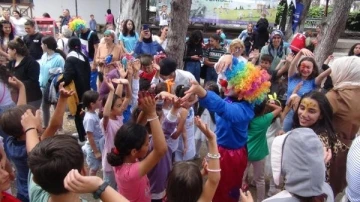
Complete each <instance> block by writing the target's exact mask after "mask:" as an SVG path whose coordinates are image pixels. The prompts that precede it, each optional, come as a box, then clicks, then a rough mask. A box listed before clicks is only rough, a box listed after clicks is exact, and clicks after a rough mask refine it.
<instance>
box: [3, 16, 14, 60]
mask: <svg viewBox="0 0 360 202" xmlns="http://www.w3.org/2000/svg"><path fill="white" fill-rule="evenodd" d="M13 39H14V30H13V27H12V25H11V23H10V22H9V21H7V20H4V21H1V23H0V63H1V64H2V65H6V64H7V63H8V62H9V60H10V56H9V54H8V53H7V50H8V43H9V41H11V40H13Z"/></svg>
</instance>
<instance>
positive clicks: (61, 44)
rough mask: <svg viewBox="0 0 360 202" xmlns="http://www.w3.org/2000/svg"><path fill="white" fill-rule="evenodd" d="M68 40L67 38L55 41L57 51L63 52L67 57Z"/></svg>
mask: <svg viewBox="0 0 360 202" xmlns="http://www.w3.org/2000/svg"><path fill="white" fill-rule="evenodd" d="M68 42H69V39H68V38H65V37H64V38H60V39H59V40H58V41H57V46H58V49H60V50H62V51H64V53H65V54H66V55H67V54H68V53H69V46H68Z"/></svg>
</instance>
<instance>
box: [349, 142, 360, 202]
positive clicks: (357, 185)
mask: <svg viewBox="0 0 360 202" xmlns="http://www.w3.org/2000/svg"><path fill="white" fill-rule="evenodd" d="M359 156H360V137H357V138H356V139H355V140H354V141H353V143H352V145H351V147H350V150H349V153H348V156H347V162H346V181H347V183H348V186H347V188H346V190H345V192H346V196H347V198H348V199H349V200H350V201H351V202H357V201H360V159H359Z"/></svg>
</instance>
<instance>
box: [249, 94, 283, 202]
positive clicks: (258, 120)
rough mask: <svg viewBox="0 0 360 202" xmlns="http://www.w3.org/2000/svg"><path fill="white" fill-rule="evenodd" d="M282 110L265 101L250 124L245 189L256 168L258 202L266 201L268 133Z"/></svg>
mask: <svg viewBox="0 0 360 202" xmlns="http://www.w3.org/2000/svg"><path fill="white" fill-rule="evenodd" d="M266 107H268V108H270V110H271V112H269V113H266ZM281 110H282V108H281V106H277V105H276V104H275V101H274V100H269V101H266V100H264V101H263V102H262V103H261V104H259V105H255V109H254V112H255V118H254V119H253V120H252V121H251V122H250V124H249V129H248V140H247V149H248V163H247V167H246V170H245V173H244V178H243V187H244V185H246V184H247V179H246V178H247V175H248V171H249V168H250V166H251V165H252V166H253V168H254V175H253V179H252V181H254V182H255V184H256V195H257V202H261V201H263V200H264V199H265V157H266V156H267V155H268V154H269V148H268V144H267V140H266V131H267V129H268V128H269V126H270V125H271V123H272V122H273V120H274V119H275V118H276V117H277V116H279V114H280V113H281ZM244 190H246V189H244Z"/></svg>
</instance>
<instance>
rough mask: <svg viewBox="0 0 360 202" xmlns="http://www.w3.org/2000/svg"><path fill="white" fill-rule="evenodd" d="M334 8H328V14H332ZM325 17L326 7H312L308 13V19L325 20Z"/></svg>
mask: <svg viewBox="0 0 360 202" xmlns="http://www.w3.org/2000/svg"><path fill="white" fill-rule="evenodd" d="M332 10H333V8H332V7H331V6H329V7H328V14H330V13H331V12H332ZM323 17H325V6H311V7H310V9H309V12H308V18H323Z"/></svg>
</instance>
